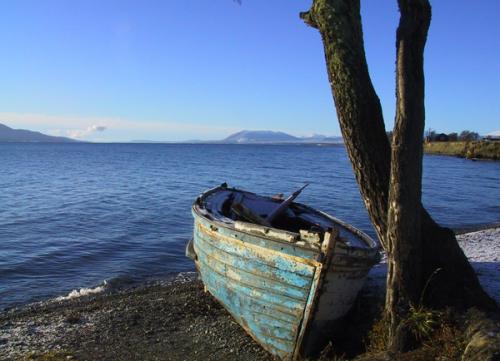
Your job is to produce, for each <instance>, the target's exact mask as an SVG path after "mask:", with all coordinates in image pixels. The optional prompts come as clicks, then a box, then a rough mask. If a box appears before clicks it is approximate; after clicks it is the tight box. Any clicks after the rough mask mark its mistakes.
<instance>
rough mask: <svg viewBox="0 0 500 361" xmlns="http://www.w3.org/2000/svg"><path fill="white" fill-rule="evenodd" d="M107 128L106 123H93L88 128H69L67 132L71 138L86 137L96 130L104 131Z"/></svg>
mask: <svg viewBox="0 0 500 361" xmlns="http://www.w3.org/2000/svg"><path fill="white" fill-rule="evenodd" d="M106 129H107V127H106V126H105V125H95V124H94V125H91V126H89V127H87V128H86V129H71V130H67V131H66V134H67V135H68V137H70V138H78V139H80V138H85V137H87V136H89V135H91V134H92V133H95V132H103V131H105V130H106Z"/></svg>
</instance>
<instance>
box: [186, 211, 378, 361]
mask: <svg viewBox="0 0 500 361" xmlns="http://www.w3.org/2000/svg"><path fill="white" fill-rule="evenodd" d="M193 216H194V220H195V222H194V232H193V239H192V241H191V242H190V244H189V245H188V247H187V249H186V253H187V254H189V255H190V257H191V258H193V259H194V261H195V264H196V268H197V269H198V272H199V274H200V277H201V279H202V281H203V283H204V285H205V288H206V290H207V291H208V292H210V293H211V294H212V295H213V296H214V297H215V298H216V299H217V300H218V301H219V302H220V303H221V304H222V305H223V306H224V307H225V308H226V309H227V310H228V311H229V312H230V313H231V315H232V316H233V317H234V319H235V320H236V321H237V322H238V323H239V324H240V325H241V326H242V327H243V328H244V329H245V330H246V331H247V332H248V334H249V335H250V336H252V337H253V338H254V339H255V340H256V341H257V342H258V343H259V344H260V345H261V346H262V347H263V348H264V349H266V350H267V351H269V352H270V353H271V354H273V355H275V356H278V357H279V358H280V359H282V360H294V359H297V358H298V357H299V356H304V351H305V350H306V347H305V345H307V344H309V342H306V339H311V338H314V335H311V333H310V330H313V329H314V330H317V329H318V328H321V327H322V326H323V325H327V324H328V323H329V322H331V321H333V320H335V319H338V318H340V317H342V316H343V315H344V314H345V313H347V311H348V310H349V308H350V306H351V305H352V303H353V301H354V299H355V297H356V295H357V293H358V291H359V289H360V288H361V286H362V284H363V281H364V279H365V277H366V274H367V273H368V271H369V269H370V268H371V266H372V265H373V264H374V263H375V261H376V258H377V256H376V254H377V250H376V249H373V248H366V249H358V248H353V247H348V246H346V245H345V244H343V243H342V242H338V237H336V236H335V235H333V234H332V235H330V236H331V237H328V240H325V242H323V246H322V247H321V248H318V249H313V248H310V247H306V246H298V245H297V243H294V242H291V241H287V240H286V237H288V235H287V234H285V235H284V236H283V235H281V236H280V237H277V236H275V234H274V233H273V232H271V231H270V230H269V232H267V231H263V232H262V233H260V234H257V233H256V232H255V230H254V229H253V228H252V225H251V224H248V226H242V225H241V224H238V222H235V223H227V222H220V221H218V220H216V219H212V218H211V217H210V215H207V214H206V213H204V212H200V209H199V207H198V206H197V205H196V203H195V205H194V206H193ZM332 219H333V218H332ZM342 225H343V226H345V224H342ZM347 227H349V226H347ZM275 231H276V230H275ZM357 232H359V231H357ZM275 233H276V232H275ZM364 236H365V237H367V236H366V235H364ZM325 237H326V236H325Z"/></svg>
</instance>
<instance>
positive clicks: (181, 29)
mask: <svg viewBox="0 0 500 361" xmlns="http://www.w3.org/2000/svg"><path fill="white" fill-rule="evenodd" d="M310 3H311V2H310V1H302V0H299V1H289V0H273V1H264V0H243V1H242V5H238V4H237V3H236V2H234V1H232V0H211V1H207V0H196V1H195V0H165V1H160V0H158V1H152V0H146V1H138V0H136V1H126V0H119V1H112V0H106V1H96V0H72V1H66V0H60V1H56V0H44V1H26V0H16V1H14V0H11V1H2V2H0V14H1V15H0V19H1V21H0V43H1V44H2V46H3V51H2V56H1V57H0V79H1V81H0V123H4V124H7V125H9V126H11V127H14V128H27V129H33V130H38V131H43V132H46V133H50V134H54V135H69V136H73V137H79V138H81V139H87V140H95V141H128V140H133V139H151V140H185V139H219V138H222V137H225V136H227V135H229V134H230V133H232V132H235V131H238V130H241V129H271V130H282V131H286V132H289V133H291V134H295V135H307V134H312V133H322V134H327V135H338V134H340V130H339V127H338V123H337V119H336V115H335V109H334V106H333V101H332V96H331V93H330V88H329V84H328V80H327V75H326V69H325V64H324V55H323V48H322V44H321V39H320V36H319V33H318V32H317V31H316V30H315V29H312V28H309V27H307V26H306V25H305V24H303V22H302V21H301V20H300V19H299V17H298V13H299V12H300V11H303V10H307V9H308V8H309V6H310ZM431 3H432V5H433V20H432V24H431V29H430V32H429V38H428V43H427V48H426V53H425V56H426V57H425V59H426V63H425V72H426V110H427V122H426V127H427V128H429V127H431V128H432V129H436V130H438V131H444V132H452V131H460V130H463V129H471V130H475V131H478V132H479V133H481V134H486V133H489V132H491V131H496V130H498V129H499V128H500V26H498V19H497V17H498V14H500V2H498V1H497V0H483V1H478V2H471V1H452V0H439V1H432V2H431ZM361 4H362V17H363V26H364V35H365V46H366V52H367V57H368V63H369V68H370V73H371V76H372V80H373V82H374V85H375V87H376V90H377V92H378V94H379V97H380V99H381V102H382V107H383V109H384V115H385V118H386V128H387V129H391V128H392V126H393V118H394V101H395V100H394V66H395V30H396V27H397V23H398V19H399V14H398V11H397V6H396V0H362V2H361Z"/></svg>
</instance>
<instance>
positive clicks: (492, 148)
mask: <svg viewBox="0 0 500 361" xmlns="http://www.w3.org/2000/svg"><path fill="white" fill-rule="evenodd" d="M424 152H425V153H431V154H444V155H453V156H457V157H461V158H469V159H476V158H477V159H493V160H500V141H484V140H482V141H472V142H465V141H458V142H426V143H424Z"/></svg>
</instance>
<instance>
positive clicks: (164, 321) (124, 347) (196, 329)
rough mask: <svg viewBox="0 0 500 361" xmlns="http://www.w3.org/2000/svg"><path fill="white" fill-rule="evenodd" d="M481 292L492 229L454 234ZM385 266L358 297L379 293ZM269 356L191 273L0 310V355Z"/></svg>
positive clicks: (494, 255) (494, 239)
mask: <svg viewBox="0 0 500 361" xmlns="http://www.w3.org/2000/svg"><path fill="white" fill-rule="evenodd" d="M458 239H459V242H460V245H461V246H462V248H463V249H464V251H465V253H466V254H467V256H468V257H469V259H470V260H471V262H472V264H473V266H474V268H475V269H476V271H477V272H478V276H479V278H480V281H481V283H482V284H483V286H484V287H485V289H486V291H487V292H488V293H490V295H492V296H493V297H494V298H495V299H496V300H497V302H500V279H499V277H500V276H499V275H500V272H499V271H500V268H499V263H500V262H499V260H500V228H493V229H488V230H483V231H479V232H472V233H467V234H463V235H460V236H458ZM384 277H385V265H384V264H380V265H377V266H376V267H374V269H373V270H372V272H370V277H369V279H368V282H367V284H366V285H365V288H364V290H363V293H364V295H365V296H367V295H368V297H369V295H370V294H381V292H383V287H384V284H385V278H384ZM47 355H52V356H54V357H55V358H50V360H71V359H75V360H127V361H133V360H172V361H181V360H194V361H197V360H199V361H202V360H203V361H206V360H242V361H250V360H252V361H261V360H262V361H264V360H273V358H272V357H270V356H269V355H268V354H267V353H266V352H265V351H263V350H262V349H261V348H260V347H259V346H258V344H256V343H255V342H254V341H253V340H252V339H251V338H250V337H249V336H248V335H247V334H246V333H245V332H244V331H243V330H242V329H241V328H240V327H239V326H238V325H237V324H236V323H235V322H234V321H233V320H232V318H231V316H230V315H229V314H228V313H227V312H226V311H225V310H224V309H223V308H222V307H221V306H220V305H219V304H218V303H217V302H216V301H215V300H214V299H213V298H212V297H211V296H210V295H209V294H207V293H205V292H204V291H203V285H202V284H201V282H200V281H198V280H196V279H183V278H179V279H176V280H173V281H171V282H168V283H155V284H152V285H147V286H142V287H139V288H134V289H129V290H126V291H122V292H115V293H111V294H106V293H100V294H90V295H88V296H84V297H78V298H72V299H67V300H63V299H61V298H60V299H59V300H57V299H56V300H52V301H49V302H44V303H39V304H32V305H28V306H25V307H22V308H19V309H13V310H9V311H4V312H1V313H0V360H47V358H42V357H47Z"/></svg>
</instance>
